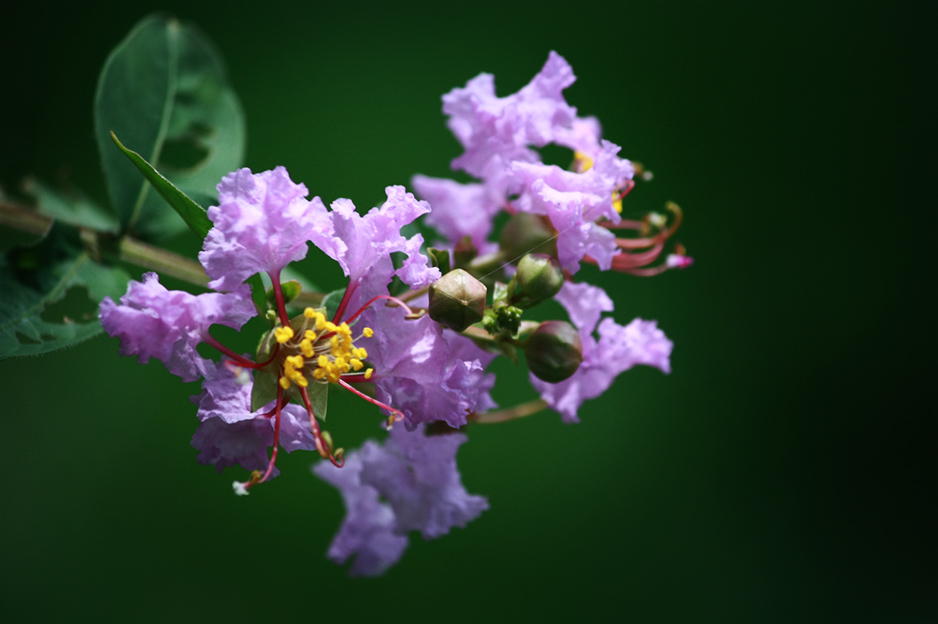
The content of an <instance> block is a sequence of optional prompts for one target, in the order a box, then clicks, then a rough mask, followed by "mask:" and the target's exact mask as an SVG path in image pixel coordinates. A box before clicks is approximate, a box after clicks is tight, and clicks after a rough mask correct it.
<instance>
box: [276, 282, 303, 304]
mask: <svg viewBox="0 0 938 624" xmlns="http://www.w3.org/2000/svg"><path fill="white" fill-rule="evenodd" d="M280 290H281V292H283V304H284V305H289V304H291V303H292V302H293V300H294V299H296V298H297V297H299V295H300V292H302V290H303V287H302V286H301V285H300V283H299V282H297V281H296V280H291V281H289V282H283V283H282V284H280ZM267 305H268V306H269V307H271V308H274V309H276V307H277V295H276V293H274V288H273V286H271V287H270V288H268V289H267Z"/></svg>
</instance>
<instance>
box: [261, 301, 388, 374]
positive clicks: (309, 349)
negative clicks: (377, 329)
mask: <svg viewBox="0 0 938 624" xmlns="http://www.w3.org/2000/svg"><path fill="white" fill-rule="evenodd" d="M373 335H374V331H372V329H371V328H370V327H365V328H364V329H363V330H362V333H361V334H359V335H358V336H355V337H353V336H352V328H351V327H349V325H348V324H347V323H345V322H342V323H340V324H338V325H336V324H335V323H333V322H331V321H328V320H327V319H326V315H325V314H324V312H323V311H322V310H315V309H313V308H306V309H305V310H304V311H303V316H302V317H297V318H296V319H294V320H293V321H292V322H291V326H290V327H278V328H276V329H275V330H274V337H275V339H276V340H277V342H278V343H279V344H280V357H281V361H282V364H283V366H282V374H281V376H280V378H279V380H278V383H279V384H280V387H281V388H283V389H284V390H286V389H288V388H289V387H290V386H291V385H293V384H295V385H297V386H299V387H301V388H305V387H306V386H308V385H309V381H310V379H312V380H314V381H315V382H317V383H338V382H339V380H340V379H341V378H342V375H345V374H362V375H363V376H364V378H365V379H370V378H371V375H372V373H373V372H374V369H372V368H368V369H366V370H365V372H364V373H359V371H361V370H362V369H363V368H365V363H364V360H365V358H367V357H368V351H366V350H365V349H364V347H356V346H355V342H356V341H357V340H359V339H361V338H363V337H364V338H371V337H372V336H373Z"/></svg>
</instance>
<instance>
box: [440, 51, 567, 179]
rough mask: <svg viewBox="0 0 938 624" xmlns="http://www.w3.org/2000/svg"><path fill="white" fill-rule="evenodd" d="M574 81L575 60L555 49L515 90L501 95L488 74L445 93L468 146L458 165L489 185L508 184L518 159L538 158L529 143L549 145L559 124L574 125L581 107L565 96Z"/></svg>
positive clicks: (456, 129) (453, 124)
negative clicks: (507, 94) (508, 171)
mask: <svg viewBox="0 0 938 624" xmlns="http://www.w3.org/2000/svg"><path fill="white" fill-rule="evenodd" d="M575 80H576V77H575V76H574V75H573V70H572V69H571V67H570V65H569V64H568V63H567V62H566V61H565V60H564V59H563V58H562V57H561V56H560V55H559V54H557V53H556V52H551V53H550V55H549V57H548V59H547V62H546V63H545V64H544V67H543V68H542V69H541V71H540V72H539V73H538V74H537V75H536V76H534V78H533V79H532V80H531V82H530V83H529V84H528V85H526V86H525V87H524V88H522V89H521V90H520V91H518V92H517V93H515V94H513V95H509V96H507V97H504V98H498V97H496V96H495V82H494V78H493V77H492V76H491V75H489V74H482V75H480V76H478V77H476V78H474V79H473V80H471V81H469V83H467V84H466V86H465V88H461V89H453V90H452V91H450V92H449V93H448V94H446V95H444V96H443V112H444V113H446V114H447V115H448V116H449V120H448V122H447V123H448V125H449V127H450V129H451V130H452V131H453V134H455V135H456V138H457V139H459V141H460V143H462V144H463V147H465V152H464V153H463V155H462V156H460V157H459V158H457V159H456V160H454V161H453V168H454V169H464V170H465V171H467V172H468V173H470V174H472V175H474V176H476V177H479V178H482V179H483V180H485V181H486V183H488V184H494V185H497V186H502V187H508V186H509V185H508V184H507V182H506V180H507V177H508V176H507V175H506V174H507V169H508V167H509V166H510V164H511V163H512V162H513V161H525V162H537V161H538V160H539V158H538V156H537V153H536V152H534V151H533V150H531V149H530V148H529V147H528V146H529V145H536V146H543V145H546V144H547V143H549V142H550V141H552V140H553V139H554V135H555V130H556V128H557V127H563V128H567V127H570V126H572V124H573V121H574V120H575V119H576V109H575V108H573V107H572V106H570V105H568V104H567V102H566V100H564V98H563V90H564V89H566V88H567V87H568V86H570V85H571V84H573V82H574V81H575ZM505 190H510V189H507V188H506V189H505Z"/></svg>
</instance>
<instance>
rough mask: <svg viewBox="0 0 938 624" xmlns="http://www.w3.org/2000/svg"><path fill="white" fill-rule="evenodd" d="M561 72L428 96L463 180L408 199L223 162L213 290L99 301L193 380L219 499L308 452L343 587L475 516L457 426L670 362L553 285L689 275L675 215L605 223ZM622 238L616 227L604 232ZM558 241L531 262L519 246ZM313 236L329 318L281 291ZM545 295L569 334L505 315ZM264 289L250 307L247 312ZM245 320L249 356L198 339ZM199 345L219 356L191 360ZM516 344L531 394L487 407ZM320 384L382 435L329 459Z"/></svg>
mask: <svg viewBox="0 0 938 624" xmlns="http://www.w3.org/2000/svg"><path fill="white" fill-rule="evenodd" d="M574 80H575V77H574V75H573V71H572V69H571V68H570V66H569V64H567V62H566V61H565V60H564V59H563V58H561V57H560V56H559V55H557V54H556V53H553V52H552V53H551V54H550V56H549V58H548V60H547V63H546V64H545V65H544V68H543V69H542V70H541V72H540V73H538V74H537V75H536V76H535V77H534V79H533V80H532V81H531V82H530V83H529V84H528V85H527V86H525V87H524V88H522V89H521V90H520V91H518V92H517V93H515V94H513V95H509V96H507V97H497V96H496V95H495V84H494V78H493V77H492V76H491V75H487V74H482V75H480V76H478V77H477V78H475V79H473V80H471V81H470V82H469V83H468V84H467V85H466V86H465V87H464V88H460V89H454V90H453V91H451V92H450V93H448V94H446V95H445V96H443V110H444V112H445V113H446V114H447V115H448V117H449V119H448V124H449V127H450V129H451V130H452V131H453V133H454V134H455V135H456V137H457V139H458V140H459V141H460V143H461V144H462V146H463V148H464V152H463V154H462V155H460V156H459V157H458V158H456V159H455V160H454V161H453V163H452V165H453V167H454V168H457V169H462V170H464V171H466V172H468V173H469V174H471V175H473V176H476V177H477V178H478V179H479V181H478V182H474V183H471V184H459V183H457V182H454V181H451V180H443V179H434V178H428V177H426V176H416V177H414V179H413V185H414V187H415V188H416V190H417V192H418V194H419V195H421V196H422V197H423V198H424V199H423V200H419V199H417V198H415V197H414V196H413V195H412V194H410V193H408V192H406V191H405V189H404V187H402V186H389V187H387V188H386V190H385V191H386V196H387V199H386V201H385V202H384V203H383V204H382V205H380V206H378V207H375V208H372V209H371V210H369V211H368V212H367V213H364V214H362V213H360V212H359V211H357V210H356V208H355V206H354V205H353V204H352V202H351V201H349V200H348V199H337V200H335V201H334V202H332V203H331V205H330V206H329V207H328V208H327V207H326V205H325V204H324V203H323V201H322V200H321V199H320V198H319V197H313V198H312V199H307V196H308V195H309V192H308V190H307V188H306V186H304V185H303V184H298V183H295V182H293V181H292V180H291V179H290V176H289V174H288V173H287V171H286V169H284V168H283V167H278V168H276V169H273V170H271V171H264V172H261V173H256V174H255V173H252V172H251V171H250V170H248V169H239V170H238V171H235V172H232V173H230V174H229V175H227V176H225V177H224V178H223V179H222V181H221V183H220V184H219V185H218V205H217V206H212V207H211V208H209V210H208V216H209V218H210V219H211V220H212V222H213V224H214V227H213V228H212V229H211V230H210V231H209V233H208V235H207V236H206V237H205V240H204V243H203V248H202V251H201V252H200V253H199V260H200V262H201V263H202V265H203V267H204V268H205V272H206V274H207V275H208V276H209V278H210V281H209V284H208V285H209V287H210V288H211V289H212V290H213V291H214V292H206V293H203V294H199V295H193V294H190V293H187V292H182V291H171V290H167V289H166V288H165V287H163V286H162V285H160V283H159V280H158V277H157V276H156V274H154V273H147V274H145V275H144V276H143V280H142V281H141V282H131V284H130V285H129V287H128V290H127V293H126V294H125V295H124V296H123V297H121V299H120V302H119V303H117V302H114V301H113V300H111V299H110V298H106V299H105V300H104V301H102V303H101V306H100V319H101V323H102V325H103V327H104V329H105V331H106V332H107V333H108V334H110V335H111V336H116V337H118V338H120V340H121V347H120V349H121V354H122V355H131V354H133V355H136V356H137V357H138V360H139V361H140V362H147V361H148V360H149V359H150V358H151V357H152V358H156V359H158V360H160V361H161V362H163V364H164V365H165V366H166V368H167V369H168V370H169V371H170V372H171V373H173V374H175V375H178V376H179V377H181V378H182V379H183V380H184V381H187V382H192V381H196V380H200V379H201V392H200V393H199V394H197V395H195V396H192V397H191V400H192V402H193V403H194V404H195V405H196V406H197V410H196V413H197V417H198V421H199V424H198V428H197V430H196V432H195V434H194V435H193V437H192V446H193V447H195V448H196V449H197V451H198V456H197V460H198V461H199V462H200V463H202V464H207V465H212V466H215V468H216V469H217V470H218V471H219V472H221V471H222V469H224V468H227V467H232V466H240V468H242V469H243V470H247V471H250V477H249V478H248V479H247V480H246V481H236V482H235V483H234V489H235V492H236V493H238V494H242V495H243V494H247V493H248V491H249V490H250V489H251V488H253V487H254V486H256V485H258V484H260V483H264V482H266V481H267V480H269V479H271V478H273V477H275V476H277V474H278V470H277V467H276V459H277V454H278V451H279V450H280V449H283V450H284V451H286V452H288V453H290V452H293V451H296V450H306V451H316V452H317V453H318V454H319V455H320V456H321V457H322V458H323V459H324V460H326V461H322V462H319V463H317V464H316V465H315V466H314V467H313V472H314V473H315V474H316V475H317V476H319V477H320V478H321V479H323V480H324V481H326V482H328V483H329V484H331V485H333V486H335V487H336V488H337V489H338V490H339V491H340V493H341V495H342V497H343V500H344V502H345V508H346V517H345V520H344V522H343V524H342V526H341V528H340V530H339V532H338V534H337V535H336V536H335V539H334V540H333V542H332V545H331V546H330V548H329V552H328V555H329V557H330V558H331V559H333V560H334V561H336V562H338V563H345V562H347V561H349V560H350V559H353V560H354V561H353V563H352V564H351V573H352V574H354V575H376V574H381V573H383V572H384V571H385V570H386V569H387V568H388V567H389V566H391V565H393V564H394V563H395V562H396V561H397V560H398V559H399V558H400V557H401V555H402V554H403V552H404V550H405V549H406V547H407V543H408V534H410V533H411V532H414V531H416V532H419V533H420V534H421V535H422V536H423V537H424V539H427V540H429V539H435V538H437V537H440V536H442V535H445V534H447V533H448V532H449V531H450V529H452V528H453V527H456V526H459V527H462V526H465V525H466V524H467V523H468V522H470V521H472V520H473V519H475V518H476V517H478V516H479V515H480V514H481V513H482V512H483V511H485V510H486V509H487V508H488V503H487V502H486V500H485V498H483V497H481V496H476V495H471V494H469V493H468V492H467V491H466V489H465V487H463V485H462V479H461V476H460V473H459V471H458V469H457V467H456V453H457V451H458V449H459V447H460V446H461V445H462V444H463V443H465V442H466V440H467V436H466V434H465V432H466V430H467V429H468V427H469V426H471V425H474V424H483V423H494V422H500V421H502V420H507V419H510V418H515V417H520V416H523V415H527V414H530V413H533V412H534V411H538V410H542V409H543V408H544V406H545V404H546V405H547V406H548V407H550V408H551V409H553V410H555V411H556V412H558V413H560V414H561V416H562V418H563V420H564V422H568V423H573V422H578V420H579V416H578V411H579V408H580V406H581V405H582V404H583V402H584V401H586V400H588V399H591V398H595V397H598V396H599V395H601V394H602V393H603V392H605V391H606V389H608V388H609V386H610V385H611V384H612V382H613V380H614V379H615V378H616V377H617V376H618V375H619V374H620V373H622V372H624V371H626V370H628V369H630V368H631V367H632V366H635V365H637V364H644V365H647V366H654V367H656V368H659V369H660V370H661V371H663V372H665V373H668V372H670V354H671V349H672V343H671V341H670V340H668V339H667V338H666V337H665V335H664V333H663V332H662V331H661V330H659V329H658V328H657V324H656V323H655V322H654V321H644V320H641V319H635V320H634V321H632V322H631V323H629V324H628V325H625V326H622V325H618V324H617V323H616V322H615V321H614V320H613V319H612V318H601V317H602V315H603V313H606V312H611V311H612V309H613V304H612V300H611V299H610V298H609V296H608V295H607V294H606V293H605V292H604V291H603V290H601V289H600V288H597V287H595V286H591V285H589V284H586V283H575V282H573V281H571V280H572V277H573V275H574V274H577V272H578V271H579V270H580V267H581V264H582V263H583V262H587V263H591V264H594V265H596V266H598V267H599V268H600V269H602V270H606V269H614V270H617V271H622V272H626V273H632V274H636V275H654V274H657V273H661V272H663V271H664V270H667V269H669V268H683V267H685V266H688V265H689V264H690V263H691V259H690V258H689V257H687V256H685V255H684V254H683V250H682V248H680V247H678V248H677V252H676V253H672V254H671V255H669V256H665V257H664V258H663V261H662V262H660V263H658V260H659V257H660V256H661V255H662V254H663V251H664V248H665V243H666V241H667V240H668V239H669V237H670V236H671V235H672V234H673V233H674V231H675V230H676V229H677V227H678V225H679V223H680V210H679V209H677V207H676V206H673V205H672V206H669V210H670V212H671V213H672V215H673V219H671V220H670V223H669V217H666V216H662V215H658V214H654V213H653V214H650V215H646V217H645V218H644V219H641V220H631V219H625V218H623V217H622V216H621V201H622V198H623V197H624V196H625V195H626V194H627V193H628V192H629V191H630V190H631V189H632V187H633V185H634V182H633V178H636V177H637V174H638V173H640V168H639V167H638V166H637V165H635V164H633V163H631V162H630V161H628V160H625V159H623V158H621V157H620V156H619V151H620V148H619V147H618V146H617V145H614V144H613V143H610V142H608V141H605V140H602V138H601V133H600V126H599V122H598V121H597V120H596V119H594V118H591V117H579V116H578V115H577V110H576V109H575V108H573V107H572V106H570V105H569V104H567V102H566V101H565V99H564V97H563V91H564V89H566V88H567V87H568V86H570V85H571V84H572V83H573V81H574ZM548 144H555V145H560V146H563V147H567V148H569V149H571V150H572V151H573V165H572V167H571V169H569V170H566V169H563V168H560V167H558V166H555V165H549V164H544V163H543V162H541V157H540V154H539V153H538V151H537V149H538V148H541V147H544V146H546V145H548ZM502 211H506V212H508V213H509V214H510V215H512V216H511V217H510V219H509V225H510V224H511V219H514V218H515V217H516V216H519V215H520V217H519V219H520V218H523V219H527V220H528V221H525V222H524V223H525V224H526V225H521V226H519V227H517V228H514V229H512V228H511V227H509V226H505V227H504V228H503V230H502V232H501V233H500V238H499V242H498V243H496V242H494V241H493V240H490V237H492V236H493V235H494V234H496V233H497V232H496V231H495V225H494V220H495V218H496V216H497V215H498V214H499V213H500V212H502ZM418 219H423V220H424V221H425V222H426V223H427V224H428V225H430V226H432V227H433V228H435V229H436V231H437V232H438V233H439V234H440V235H441V236H442V237H443V239H444V240H443V241H441V242H442V246H443V247H445V248H447V251H441V250H439V249H425V245H424V243H425V241H424V238H423V236H422V235H421V234H414V235H412V236H405V235H404V234H402V228H404V227H405V226H409V225H411V224H413V223H415V222H416V221H417V220H418ZM519 222H520V221H518V222H516V223H519ZM532 223H533V224H534V225H536V226H537V227H532V228H530V229H531V230H532V231H535V230H536V232H546V233H547V238H546V239H544V240H540V241H533V239H531V238H530V236H529V232H526V231H524V230H525V228H526V227H528V226H530V225H531V224H532ZM541 226H543V227H541ZM619 230H625V231H627V233H628V232H630V233H631V234H632V235H631V236H626V237H619V236H617V234H616V233H614V232H616V231H619ZM538 235H539V234H538ZM512 236H516V237H517V238H518V240H517V241H515V240H511V237H512ZM554 240H555V241H556V242H555V244H554V246H553V248H552V250H549V252H548V253H545V254H541V253H531V254H529V253H528V252H530V251H532V250H533V249H535V248H537V249H540V248H541V246H542V245H544V244H546V243H549V242H552V241H554ZM309 244H312V245H314V246H316V247H317V248H318V249H319V250H321V251H322V252H323V253H324V254H325V255H326V256H327V257H328V258H331V259H332V260H334V261H335V262H336V263H337V264H338V265H339V267H340V268H341V269H342V271H343V273H344V274H345V276H346V277H347V278H348V284H347V286H346V287H345V289H344V291H343V292H342V296H341V298H340V301H339V302H338V304H337V305H336V306H335V307H332V303H331V302H332V301H334V298H332V297H325V296H324V293H314V294H313V295H314V296H311V297H310V298H309V299H308V301H310V302H317V301H327V302H330V303H329V308H328V312H327V308H326V307H325V305H324V307H320V308H314V307H312V305H299V304H298V303H297V302H299V301H300V299H299V298H297V299H296V300H295V301H294V300H291V299H290V297H295V296H297V293H296V292H293V291H292V289H290V288H285V287H284V285H283V284H281V281H280V276H281V272H282V271H283V270H284V269H285V268H286V267H287V266H288V265H289V264H291V263H293V262H298V261H300V260H303V259H304V258H305V257H306V254H307V251H308V245H309ZM510 247H513V248H514V250H512V251H510V250H509V248H510ZM519 248H520V251H521V254H522V256H524V259H521V260H520V261H519V258H520V256H518V257H516V254H517V252H518V251H519ZM450 251H451V252H452V253H451V254H450V253H448V252H450ZM431 257H432V258H433V261H432V262H431ZM451 261H452V263H453V264H454V265H455V266H453V267H452V268H451ZM653 263H657V264H656V265H655V266H651V265H652V264H653ZM258 274H262V275H267V276H268V277H269V280H270V283H271V288H270V291H269V292H268V293H264V295H265V296H263V297H262V296H261V293H259V292H258V293H252V288H251V286H250V285H249V283H248V280H250V279H251V278H252V277H254V276H256V275H258ZM395 278H396V280H398V281H399V284H398V287H395V292H394V293H392V292H391V290H390V289H391V288H392V284H393V283H395ZM502 280H504V281H507V282H509V283H507V284H506V283H504V282H503V281H502ZM256 281H257V280H252V282H256ZM400 283H402V284H403V287H400ZM255 287H256V285H255ZM288 295H289V297H288ZM551 297H553V298H554V299H555V300H556V301H558V302H559V303H560V304H561V305H562V306H563V307H564V309H565V310H566V311H567V315H568V317H569V319H570V321H571V322H572V325H571V323H567V322H565V321H558V320H551V321H547V322H543V323H537V322H533V321H528V320H522V314H523V313H524V311H525V310H526V309H527V308H529V307H533V306H535V305H538V304H539V303H540V302H542V301H545V300H548V299H550V298H551ZM262 299H263V300H264V301H265V302H266V305H267V308H268V309H266V310H264V309H262V308H263V306H261V305H258V304H256V303H255V301H258V302H260V301H261V300H262ZM335 299H339V297H338V296H337V297H335ZM288 306H289V307H288ZM259 312H260V314H261V318H260V319H258V320H257V321H254V322H253V324H252V325H249V326H248V327H249V328H251V327H253V326H254V325H257V326H260V329H259V330H258V333H259V334H260V336H259V338H260V340H259V341H258V344H259V347H258V350H257V353H256V354H254V355H253V356H252V355H248V354H241V353H237V352H234V351H232V350H230V349H228V348H227V347H225V346H224V345H222V344H220V343H219V342H218V341H217V340H216V339H215V338H214V337H213V336H212V335H211V333H210V328H211V326H212V325H225V326H228V327H231V328H233V329H235V330H241V328H242V327H244V326H245V324H246V323H247V322H248V321H249V320H250V319H251V318H252V317H255V316H257V315H258V313H259ZM327 314H328V316H327ZM265 321H266V322H267V323H268V326H266V327H263V324H264V322H265ZM200 344H206V345H208V346H209V347H212V348H214V349H215V350H217V351H218V352H219V353H220V354H221V356H220V358H219V359H218V360H213V359H209V358H207V357H205V356H204V355H203V354H200V353H199V351H198V350H197V347H198V346H199V345H200ZM519 351H524V352H525V354H526V357H525V361H526V363H527V364H528V367H529V369H530V371H531V373H532V374H531V382H532V384H533V386H534V388H535V389H536V391H537V392H538V393H539V394H540V396H541V399H539V400H538V399H535V400H533V401H531V402H529V403H528V404H522V405H521V406H515V407H514V408H506V409H504V410H496V408H497V405H496V404H495V402H494V401H493V399H492V397H491V395H490V392H491V390H492V389H493V387H494V385H495V381H496V378H495V375H494V374H492V373H490V372H488V370H487V369H488V367H489V365H490V364H491V363H492V361H493V360H494V359H495V358H496V357H497V356H498V355H500V354H503V355H506V356H508V357H511V358H512V359H514V360H516V361H517V360H518V357H517V354H518V352H519ZM205 352H206V351H205V349H204V348H203V353H205ZM336 386H338V387H341V388H343V389H345V390H347V391H349V392H352V393H354V394H355V395H357V396H359V397H361V398H362V399H363V400H365V401H367V402H369V403H371V404H373V405H375V406H377V407H379V408H380V409H382V410H383V411H384V414H385V416H386V417H387V428H388V429H389V430H390V433H389V435H388V436H387V437H386V438H385V439H384V440H383V441H382V442H376V441H371V440H370V441H368V442H366V443H365V444H364V445H363V446H362V447H361V448H360V449H358V450H355V451H350V452H348V453H345V451H344V449H342V448H339V447H337V445H336V444H335V443H334V442H333V440H332V436H331V434H329V433H328V432H326V431H323V430H322V429H321V425H320V422H319V421H321V420H322V421H324V420H325V412H324V410H325V407H326V404H327V403H326V397H327V394H328V390H329V389H330V388H333V387H336ZM360 387H363V389H359V388H360ZM330 422H331V421H330ZM395 422H400V423H401V425H402V426H397V427H392V425H393V423H395Z"/></svg>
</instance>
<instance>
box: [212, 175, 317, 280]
mask: <svg viewBox="0 0 938 624" xmlns="http://www.w3.org/2000/svg"><path fill="white" fill-rule="evenodd" d="M307 194H308V191H307V190H306V187H305V186H304V185H303V184H295V183H294V182H293V181H292V180H290V175H289V174H288V173H287V170H286V169H285V168H283V167H277V168H276V169H273V170H271V171H264V172H262V173H257V174H252V173H251V170H250V169H247V168H245V169H239V170H237V171H235V172H232V173H230V174H228V175H227V176H225V177H224V178H223V179H222V181H221V183H219V185H218V206H212V207H211V208H209V209H208V216H209V218H210V219H211V220H212V222H213V223H214V227H213V228H212V229H211V230H210V231H209V233H208V235H207V236H206V237H205V241H204V243H203V246H202V252H200V253H199V260H200V261H201V262H202V265H203V266H204V267H205V272H206V273H207V274H208V276H209V277H211V278H212V281H211V282H209V286H211V287H212V288H215V289H216V290H232V289H234V288H236V287H237V286H238V285H240V284H241V283H242V282H244V281H245V280H246V279H247V278H249V277H250V276H252V275H254V274H255V273H259V272H269V273H276V272H277V271H280V270H281V269H283V268H284V267H285V266H286V265H287V264H289V263H291V262H296V261H297V260H302V259H303V258H305V257H306V251H307V247H306V243H307V241H310V240H319V239H323V238H328V237H329V236H331V234H332V231H331V229H332V223H331V221H330V220H329V218H328V215H327V211H326V208H325V206H324V205H323V204H322V201H321V200H320V199H319V198H318V197H316V198H313V200H312V201H307V200H306V199H305V197H306V195H307Z"/></svg>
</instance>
